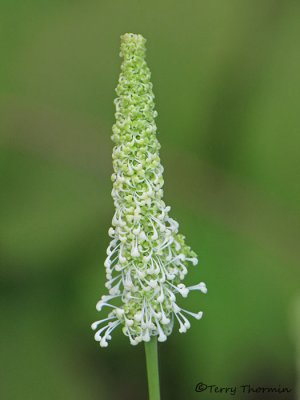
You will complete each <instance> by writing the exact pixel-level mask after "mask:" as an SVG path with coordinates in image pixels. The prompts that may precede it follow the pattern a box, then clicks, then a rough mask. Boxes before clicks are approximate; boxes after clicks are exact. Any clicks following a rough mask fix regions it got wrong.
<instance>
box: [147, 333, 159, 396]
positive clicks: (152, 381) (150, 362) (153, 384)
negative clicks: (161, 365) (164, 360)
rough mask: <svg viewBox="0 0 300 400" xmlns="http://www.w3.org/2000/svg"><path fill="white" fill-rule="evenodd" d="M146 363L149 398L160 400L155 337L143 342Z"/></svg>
mask: <svg viewBox="0 0 300 400" xmlns="http://www.w3.org/2000/svg"><path fill="white" fill-rule="evenodd" d="M145 353H146V365H147V376H148V389H149V400H160V391H159V374H158V357H157V338H156V336H152V338H151V340H150V341H149V342H145Z"/></svg>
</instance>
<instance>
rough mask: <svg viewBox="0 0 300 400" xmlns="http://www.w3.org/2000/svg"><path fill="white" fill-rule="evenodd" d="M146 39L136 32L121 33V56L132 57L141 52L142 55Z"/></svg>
mask: <svg viewBox="0 0 300 400" xmlns="http://www.w3.org/2000/svg"><path fill="white" fill-rule="evenodd" d="M145 43H146V39H145V38H144V37H143V36H142V35H140V34H136V33H125V34H124V35H121V53H120V55H121V57H130V56H132V55H133V54H134V53H139V55H140V56H142V55H143V54H144V53H145V51H146V47H145Z"/></svg>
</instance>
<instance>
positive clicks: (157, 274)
mask: <svg viewBox="0 0 300 400" xmlns="http://www.w3.org/2000/svg"><path fill="white" fill-rule="evenodd" d="M120 55H121V57H123V63H122V66H121V74H120V77H119V83H118V86H117V89H116V92H117V96H118V97H117V98H116V100H115V106H116V114H115V117H116V123H115V125H114V126H113V135H112V140H113V141H114V143H115V147H114V149H113V167H114V173H113V175H112V181H113V190H112V197H113V200H114V204H115V209H116V211H115V214H114V216H113V219H112V227H111V228H110V229H109V236H110V237H111V242H110V244H109V246H108V249H107V258H106V260H105V263H104V265H105V267H106V278H107V282H106V285H105V286H106V288H107V289H108V294H107V295H105V296H102V298H101V300H100V301H99V302H98V303H97V306H96V308H97V310H98V311H101V310H102V308H103V307H108V308H109V309H110V312H109V314H108V317H107V318H105V319H102V320H100V321H96V322H94V323H93V324H92V328H93V329H94V330H96V334H95V339H96V340H97V341H99V342H100V346H102V347H106V346H107V345H108V340H110V339H111V332H112V331H113V330H114V329H115V328H116V327H117V326H119V325H121V326H122V329H123V333H124V334H125V335H126V336H128V337H129V340H130V343H131V344H133V345H135V344H137V343H139V342H141V341H145V342H147V341H149V340H150V338H151V336H157V337H158V340H159V341H165V340H166V339H167V336H168V335H169V334H170V333H171V332H172V329H173V324H174V321H175V320H177V321H178V323H179V332H186V330H187V329H188V328H189V327H190V322H189V320H188V317H189V316H192V317H195V318H196V319H200V318H201V317H202V312H197V313H193V312H190V311H188V310H185V309H182V308H181V307H179V306H178V304H177V302H176V296H177V295H178V294H179V295H181V296H182V297H187V295H188V294H189V292H190V291H192V290H199V291H201V292H202V293H206V292H207V289H206V286H205V284H204V283H203V282H200V283H199V284H198V285H194V286H190V287H186V286H185V285H184V284H183V283H182V280H183V279H184V277H185V275H186V274H187V271H188V269H187V268H188V263H191V264H192V265H196V264H197V256H196V254H195V253H194V252H193V251H192V250H191V248H190V247H189V246H187V245H186V244H185V238H184V236H183V235H181V234H179V233H178V223H177V222H176V221H175V220H174V219H172V218H170V217H169V211H170V207H169V206H167V205H166V204H165V203H164V201H163V199H162V197H163V189H162V188H163V183H164V181H163V176H162V174H163V167H162V165H161V162H160V158H159V149H160V144H159V142H158V140H157V138H156V129H157V128H156V124H155V117H156V116H157V113H156V111H155V110H154V95H153V92H152V83H151V82H150V71H149V68H148V66H147V64H146V61H145V39H144V38H143V37H142V36H141V35H135V34H131V33H130V34H125V35H123V36H122V37H121V53H120Z"/></svg>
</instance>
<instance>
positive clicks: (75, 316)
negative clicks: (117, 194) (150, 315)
mask: <svg viewBox="0 0 300 400" xmlns="http://www.w3.org/2000/svg"><path fill="white" fill-rule="evenodd" d="M0 7H1V8H0V10H1V12H0V30H1V35H0V36H1V63H0V90H1V93H0V131H1V152H0V154H1V157H0V164H1V171H0V174H1V207H0V213H1V226H0V252H1V272H0V274H1V275H0V285H1V292H0V296H1V303H0V307H1V333H0V338H1V340H0V358H1V368H0V398H1V399H3V400H19V399H22V400H24V399H26V400H27V399H28V400H40V399H43V400H50V399H51V400H53V399H58V400H59V399H64V400H69V399H72V400H77V399H85V400H96V399H103V400H115V399H124V400H127V399H128V400H129V399H130V400H136V399H137V400H145V399H146V398H147V387H146V384H147V383H146V377H145V365H144V352H143V346H142V345H140V346H137V347H132V346H130V345H129V343H128V341H127V339H126V338H125V337H124V336H123V335H122V333H121V331H120V330H119V331H118V332H114V336H113V340H112V342H111V344H110V346H109V347H108V348H107V349H101V348H98V344H97V343H96V342H95V341H94V339H93V332H92V331H91V330H90V324H91V322H93V321H94V320H95V319H97V317H98V314H97V312H96V310H95V304H96V302H97V300H98V299H99V298H100V296H101V295H102V294H103V293H104V278H105V274H104V267H103V261H104V258H105V250H106V247H107V245H108V242H109V238H108V235H107V230H108V228H109V227H110V222H111V218H112V215H113V203H112V199H111V195H110V192H111V181H110V175H111V173H112V166H111V152H112V143H111V141H110V135H111V126H112V124H113V122H114V107H113V99H114V97H115V92H114V88H115V86H116V83H117V79H118V74H119V69H120V58H119V37H120V35H121V34H122V33H125V32H135V33H141V34H143V35H144V36H145V37H146V38H147V40H148V43H147V45H148V53H147V55H148V63H149V66H150V69H151V70H152V80H153V84H154V91H155V94H156V105H157V110H158V113H159V117H158V119H157V124H158V128H159V140H160V142H161V144H162V149H161V158H162V162H163V164H164V167H165V200H166V202H167V203H168V204H170V205H171V206H172V214H171V216H173V217H174V218H175V219H177V220H178V221H179V222H180V225H181V232H182V233H184V234H185V235H186V237H187V240H188V243H189V244H190V245H191V246H192V247H193V249H194V250H195V251H196V252H197V253H198V255H199V259H200V263H199V266H198V267H197V268H196V269H193V270H192V271H191V274H190V275H189V278H188V280H189V281H191V282H198V281H199V280H204V281H205V282H207V285H208V288H209V293H208V295H207V296H200V295H199V294H193V295H191V298H190V299H187V300H184V302H183V303H182V304H185V305H187V307H190V308H191V309H193V310H195V311H196V310H200V309H202V310H203V311H204V314H205V315H204V318H203V320H202V321H200V322H198V321H193V324H192V328H191V329H190V330H189V331H188V333H186V334H185V335H180V334H179V333H178V332H177V330H176V331H174V334H173V335H172V336H171V337H170V338H169V340H168V341H167V342H166V343H164V344H162V345H161V346H160V368H161V386H162V394H163V399H164V400H171V399H172V400H173V399H174V400H181V399H187V400H189V399H200V398H206V399H210V398H211V399H212V400H213V399H215V398H216V397H217V398H219V399H222V398H224V399H225V398H230V397H231V396H230V395H229V394H227V395H220V394H219V395H209V394H206V395H204V394H203V393H195V392H194V388H195V385H196V383H197V382H204V383H207V384H216V385H219V386H222V385H225V386H226V385H227V386H228V385H229V386H232V385H239V384H240V385H245V384H252V385H253V386H259V385H260V386H278V385H279V384H281V385H282V386H290V387H292V388H293V392H292V393H291V395H289V396H287V395H286V396H284V395H281V396H280V398H282V399H283V398H285V399H296V397H295V387H296V350H295V349H296V341H297V337H298V339H299V335H300V332H298V336H297V332H295V330H294V325H295V324H293V321H294V319H295V312H296V311H295V308H294V307H293V304H294V301H295V298H296V296H297V294H299V293H300V287H299V286H300V285H299V282H300V272H299V259H300V250H299V237H300V215H299V211H300V201H299V200H300V185H299V176H300V175H299V173H300V163H299V146H300V135H299V133H300V130H299V127H300V113H299V104H300V74H299V71H300V50H299V39H300V23H299V22H300V3H299V2H297V1H290V0H287V1H279V0H259V1H258V0H254V1H253V0H243V1H241V0H228V1H227V0H226V1H224V0H213V1H191V0H186V1H179V0H173V1H168V0H161V1H158V0H151V1H149V2H142V1H132V0H128V1H120V0H114V1H112V0H110V1H108V0H107V1H104V0H98V1H92V0H86V1H79V0H77V1H76V0H75V1H71V0H59V1H58V0H52V1H45V0H39V1H38V0H28V1H26V2H24V1H21V0H4V1H1V6H0ZM293 310H294V311H293ZM298 312H299V313H300V311H298ZM293 313H294V314H293ZM271 397H272V396H270V395H265V396H262V395H253V396H250V395H244V396H242V395H237V396H236V398H241V399H243V398H247V399H262V398H271ZM278 397H279V396H278Z"/></svg>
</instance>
